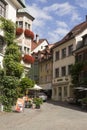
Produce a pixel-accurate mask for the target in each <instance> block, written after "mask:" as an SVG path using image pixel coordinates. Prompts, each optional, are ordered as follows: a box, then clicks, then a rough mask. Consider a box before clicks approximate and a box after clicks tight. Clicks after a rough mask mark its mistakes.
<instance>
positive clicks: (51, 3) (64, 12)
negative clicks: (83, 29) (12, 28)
mask: <svg viewBox="0 0 87 130" xmlns="http://www.w3.org/2000/svg"><path fill="white" fill-rule="evenodd" d="M25 3H26V6H27V9H28V10H29V13H30V14H31V15H32V16H33V17H34V18H35V20H34V21H33V28H32V30H33V32H34V34H38V35H39V37H40V38H46V39H47V40H48V42H49V43H55V42H58V41H59V40H61V39H62V38H63V37H64V36H65V35H66V34H67V33H68V32H69V31H70V30H71V29H72V28H73V27H74V26H75V25H77V24H79V23H81V22H83V21H85V19H86V18H85V17H86V15H87V0H25Z"/></svg>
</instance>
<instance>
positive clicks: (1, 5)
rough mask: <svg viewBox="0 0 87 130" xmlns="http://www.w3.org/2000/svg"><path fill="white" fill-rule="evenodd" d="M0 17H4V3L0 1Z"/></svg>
mask: <svg viewBox="0 0 87 130" xmlns="http://www.w3.org/2000/svg"><path fill="white" fill-rule="evenodd" d="M0 15H1V16H3V17H5V16H6V3H5V2H3V1H0Z"/></svg>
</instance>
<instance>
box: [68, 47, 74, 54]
mask: <svg viewBox="0 0 87 130" xmlns="http://www.w3.org/2000/svg"><path fill="white" fill-rule="evenodd" d="M72 51H73V45H70V46H69V47H68V55H72Z"/></svg>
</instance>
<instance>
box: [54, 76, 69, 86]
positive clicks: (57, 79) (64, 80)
mask: <svg viewBox="0 0 87 130" xmlns="http://www.w3.org/2000/svg"><path fill="white" fill-rule="evenodd" d="M70 81H71V77H70V76H63V77H58V78H55V79H53V80H52V83H53V84H57V83H63V82H64V83H65V82H70Z"/></svg>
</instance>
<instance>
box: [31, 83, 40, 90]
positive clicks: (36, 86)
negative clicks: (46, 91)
mask: <svg viewBox="0 0 87 130" xmlns="http://www.w3.org/2000/svg"><path fill="white" fill-rule="evenodd" d="M32 89H33V90H41V89H42V88H41V87H40V86H38V85H37V84H35V85H34V87H33V88H32Z"/></svg>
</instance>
